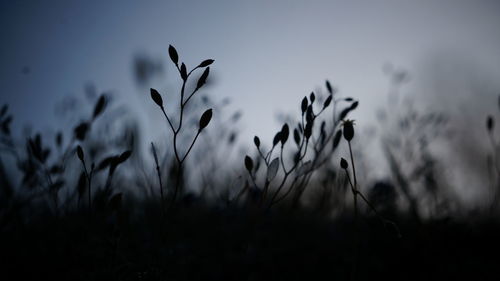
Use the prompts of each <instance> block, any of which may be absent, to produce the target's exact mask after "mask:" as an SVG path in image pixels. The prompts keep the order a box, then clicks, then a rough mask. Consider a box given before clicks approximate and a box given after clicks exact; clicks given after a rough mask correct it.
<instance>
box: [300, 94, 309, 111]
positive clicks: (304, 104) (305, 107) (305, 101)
mask: <svg viewBox="0 0 500 281" xmlns="http://www.w3.org/2000/svg"><path fill="white" fill-rule="evenodd" d="M300 109H301V110H302V114H304V113H305V112H306V110H307V97H304V98H303V99H302V103H301V104H300Z"/></svg>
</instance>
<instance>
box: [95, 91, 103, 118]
mask: <svg viewBox="0 0 500 281" xmlns="http://www.w3.org/2000/svg"><path fill="white" fill-rule="evenodd" d="M105 108H106V96H105V95H104V94H103V95H101V96H100V97H99V100H97V103H96V105H95V107H94V115H93V117H94V118H96V117H97V116H99V115H100V114H101V113H102V112H103V111H104V109H105Z"/></svg>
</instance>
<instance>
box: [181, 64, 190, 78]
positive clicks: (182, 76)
mask: <svg viewBox="0 0 500 281" xmlns="http://www.w3.org/2000/svg"><path fill="white" fill-rule="evenodd" d="M181 78H182V80H184V81H186V80H187V78H188V74H187V69H186V65H185V64H184V63H182V64H181Z"/></svg>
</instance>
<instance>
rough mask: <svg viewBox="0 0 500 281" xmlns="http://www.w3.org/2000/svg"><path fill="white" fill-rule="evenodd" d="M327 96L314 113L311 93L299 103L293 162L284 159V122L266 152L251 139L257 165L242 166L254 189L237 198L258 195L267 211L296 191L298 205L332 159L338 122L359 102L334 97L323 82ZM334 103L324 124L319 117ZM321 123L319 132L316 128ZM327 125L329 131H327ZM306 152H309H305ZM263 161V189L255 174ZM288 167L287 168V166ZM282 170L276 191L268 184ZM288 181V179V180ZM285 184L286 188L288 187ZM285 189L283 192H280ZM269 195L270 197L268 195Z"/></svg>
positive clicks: (247, 162) (250, 161) (315, 102)
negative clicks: (315, 175) (316, 174)
mask: <svg viewBox="0 0 500 281" xmlns="http://www.w3.org/2000/svg"><path fill="white" fill-rule="evenodd" d="M325 85H326V89H327V92H328V95H327V96H326V98H324V99H323V102H322V103H321V104H320V105H319V107H320V109H319V111H317V112H315V107H316V110H317V107H318V103H319V102H318V100H317V99H316V94H315V93H314V92H312V93H311V94H310V95H309V97H307V96H306V97H304V98H303V99H302V101H301V103H300V110H301V116H300V119H299V120H300V121H299V122H298V124H297V126H296V127H295V128H294V129H293V141H294V142H295V146H296V148H293V149H291V151H293V152H292V157H291V158H292V163H291V164H287V163H288V161H286V160H285V155H286V153H285V145H286V143H287V141H288V139H289V136H290V127H289V125H288V123H285V124H284V125H283V126H282V128H281V130H280V131H279V132H277V133H276V135H275V136H274V138H273V141H272V146H271V148H270V149H269V150H268V151H267V152H266V151H264V150H263V147H262V146H261V141H260V138H259V137H258V136H255V137H254V144H255V147H256V148H257V153H258V155H257V162H256V163H257V164H256V165H254V163H253V162H254V160H253V159H252V158H251V157H250V156H248V155H247V156H245V167H246V170H247V172H248V174H249V177H250V179H251V181H252V183H253V187H252V188H250V186H248V185H247V186H245V188H244V189H243V190H242V191H241V192H240V193H239V195H238V196H237V197H236V198H239V197H240V196H241V194H243V193H245V192H249V191H250V192H251V193H253V194H257V196H258V198H259V199H258V202H260V203H259V204H260V205H262V203H266V205H267V207H268V208H271V207H272V206H273V205H275V204H277V203H279V202H281V201H282V200H284V199H285V198H287V197H288V195H289V194H291V193H292V191H294V190H295V196H294V199H293V205H297V204H298V203H299V201H300V198H301V196H302V194H303V193H304V191H305V189H306V186H307V185H308V183H309V181H310V180H311V177H312V175H313V173H314V171H316V170H318V169H319V168H320V167H321V166H323V165H324V164H325V163H327V162H328V161H330V160H331V155H332V154H333V153H334V152H335V150H336V148H337V147H338V145H339V142H340V138H341V131H340V130H338V127H339V124H340V120H342V119H344V118H345V117H346V116H347V115H348V114H349V113H350V112H351V111H353V110H354V109H356V108H357V106H358V101H354V100H353V99H352V98H350V97H348V98H341V97H336V92H337V91H336V90H335V89H334V88H333V87H332V86H331V84H330V82H329V81H326V83H325ZM332 102H333V111H332V119H331V120H332V123H330V124H327V122H326V118H323V119H322V118H321V117H322V116H323V114H324V113H325V112H326V110H327V109H328V108H329V107H330V105H331V104H332ZM340 102H348V103H349V106H347V107H345V108H344V109H343V110H342V111H341V112H340V114H337V112H336V106H337V103H340ZM318 122H321V124H320V126H319V129H318V128H317V127H318V126H315V124H316V123H318ZM327 125H329V128H327ZM276 147H279V154H278V155H277V156H275V157H274V158H273V152H274V150H275V148H276ZM308 152H309V153H308ZM261 162H263V163H264V166H265V168H266V169H267V170H266V172H265V176H264V179H263V185H262V186H263V187H261V185H259V184H258V182H262V181H259V179H258V178H257V172H258V169H259V167H260V163H261ZM287 165H290V166H289V167H287ZM280 167H281V174H282V177H281V181H280V182H279V183H277V184H276V185H277V186H276V188H275V189H272V188H271V184H272V182H273V180H274V179H275V178H276V177H277V174H278V172H279V168H280ZM289 179H291V180H290V181H289ZM287 184H288V186H287ZM285 187H286V191H285V192H284V193H282V190H283V189H284V188H285ZM269 194H270V195H269Z"/></svg>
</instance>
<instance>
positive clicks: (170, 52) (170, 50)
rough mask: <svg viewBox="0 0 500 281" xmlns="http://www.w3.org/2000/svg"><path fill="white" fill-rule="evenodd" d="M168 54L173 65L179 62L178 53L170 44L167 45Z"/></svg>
mask: <svg viewBox="0 0 500 281" xmlns="http://www.w3.org/2000/svg"><path fill="white" fill-rule="evenodd" d="M168 55H169V56H170V59H171V60H172V62H173V63H175V65H177V64H178V63H179V55H178V54H177V51H176V50H175V48H174V47H173V46H172V45H169V46H168Z"/></svg>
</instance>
